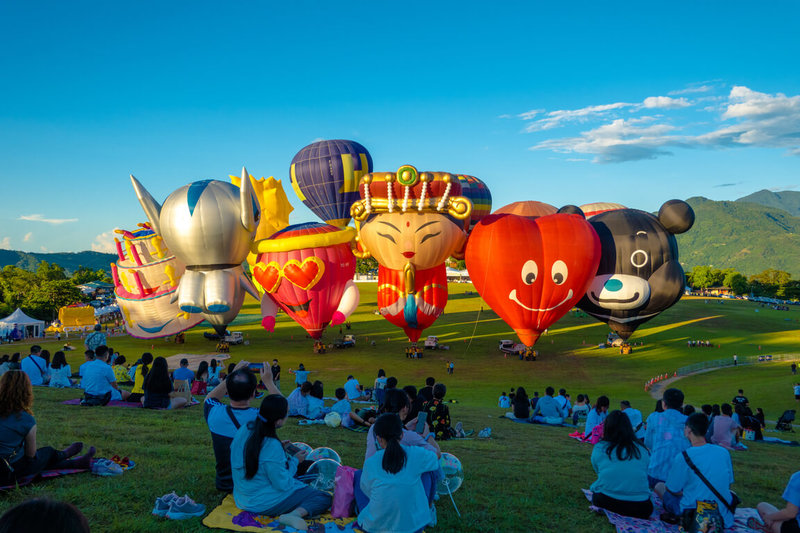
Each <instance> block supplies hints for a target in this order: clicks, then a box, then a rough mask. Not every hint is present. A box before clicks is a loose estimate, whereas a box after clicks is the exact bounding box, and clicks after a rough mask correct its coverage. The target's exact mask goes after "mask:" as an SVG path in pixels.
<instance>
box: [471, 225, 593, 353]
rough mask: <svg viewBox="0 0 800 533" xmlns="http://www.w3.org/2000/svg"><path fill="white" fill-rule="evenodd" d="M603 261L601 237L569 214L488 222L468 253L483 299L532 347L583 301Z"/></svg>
mask: <svg viewBox="0 0 800 533" xmlns="http://www.w3.org/2000/svg"><path fill="white" fill-rule="evenodd" d="M599 261H600V240H599V239H598V237H597V234H596V233H595V232H594V230H593V229H592V227H591V226H590V225H589V223H588V222H586V220H585V219H584V218H583V216H582V215H577V214H566V213H555V214H552V215H545V216H542V217H538V218H536V219H532V218H530V217H524V216H519V215H512V214H499V215H498V214H493V215H490V216H488V217H484V219H483V220H481V222H480V223H479V224H478V225H477V226H476V227H475V229H474V230H472V233H471V234H470V238H469V242H468V243H467V252H466V262H467V270H468V271H469V275H470V278H471V279H472V282H473V283H474V284H475V288H476V289H477V290H478V293H479V294H480V295H481V297H482V298H483V299H484V300H485V301H486V303H487V304H489V306H490V307H491V308H492V309H493V310H494V311H495V312H496V313H497V314H498V315H499V316H500V317H501V318H502V319H503V320H505V322H506V323H507V324H508V325H509V326H511V327H512V328H513V329H514V331H515V332H516V333H517V336H518V337H519V339H520V341H522V342H523V343H524V344H525V345H526V346H528V347H531V346H533V345H534V344H535V343H536V340H537V339H538V338H539V335H540V334H541V332H542V331H544V330H545V329H547V328H548V327H550V326H551V325H552V324H553V323H555V322H556V321H557V320H558V319H560V318H561V317H562V316H564V315H565V314H566V313H567V312H568V311H569V310H570V309H571V308H572V306H573V305H575V303H577V302H578V300H580V299H581V297H582V295H583V294H584V292H585V291H586V288H587V287H588V286H589V283H591V281H592V279H593V277H594V274H595V272H596V271H597V265H598V263H599Z"/></svg>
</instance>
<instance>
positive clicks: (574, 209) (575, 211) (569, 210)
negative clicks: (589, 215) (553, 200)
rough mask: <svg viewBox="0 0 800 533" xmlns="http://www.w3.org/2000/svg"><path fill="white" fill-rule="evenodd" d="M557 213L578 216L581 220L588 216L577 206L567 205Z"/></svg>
mask: <svg viewBox="0 0 800 533" xmlns="http://www.w3.org/2000/svg"><path fill="white" fill-rule="evenodd" d="M557 213H566V214H567V215H578V216H580V217H581V218H586V215H584V214H583V210H582V209H581V208H580V207H578V206H577V205H565V206H564V207H562V208H561V209H559V210H558V211H557Z"/></svg>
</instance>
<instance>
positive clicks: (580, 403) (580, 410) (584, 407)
mask: <svg viewBox="0 0 800 533" xmlns="http://www.w3.org/2000/svg"><path fill="white" fill-rule="evenodd" d="M591 409H592V407H591V406H590V405H589V404H587V403H586V396H584V395H583V394H578V399H577V400H576V402H575V406H574V407H573V408H572V423H573V424H575V425H576V426H577V425H578V420H580V419H581V418H586V416H587V415H588V414H589V411H590V410H591Z"/></svg>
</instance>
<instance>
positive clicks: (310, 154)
mask: <svg viewBox="0 0 800 533" xmlns="http://www.w3.org/2000/svg"><path fill="white" fill-rule="evenodd" d="M290 171H291V178H292V187H293V188H294V192H295V193H297V197H298V198H300V200H301V201H302V202H303V203H304V204H306V206H308V208H309V209H311V211H313V212H314V214H315V215H317V216H318V217H319V218H321V219H322V220H324V221H325V222H326V223H328V224H331V225H332V226H339V227H343V226H346V225H347V223H348V222H349V221H350V206H351V205H353V202H355V201H356V200H358V199H359V195H358V183H359V181H360V180H361V176H363V175H365V174H369V173H370V172H372V156H370V155H369V152H368V151H367V149H366V148H364V147H363V146H362V145H360V144H359V143H357V142H355V141H347V140H333V141H319V142H315V143H312V144H309V145H308V146H306V147H305V148H303V149H302V150H300V151H299V152H297V155H295V156H294V159H292V166H291V169H290Z"/></svg>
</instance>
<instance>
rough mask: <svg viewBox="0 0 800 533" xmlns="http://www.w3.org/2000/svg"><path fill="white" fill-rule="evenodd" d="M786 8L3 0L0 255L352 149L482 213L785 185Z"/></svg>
mask: <svg viewBox="0 0 800 533" xmlns="http://www.w3.org/2000/svg"><path fill="white" fill-rule="evenodd" d="M798 15H800V7H799V5H798V4H797V3H794V2H768V3H761V4H758V5H756V4H753V3H743V2H724V3H722V2H702V3H700V2H646V3H644V2H586V3H581V2H571V3H563V2H560V3H556V2H552V3H547V4H543V3H536V2H502V3H499V5H493V4H490V3H486V2H467V1H462V2H403V3H398V2H395V3H386V2H311V1H294V2H282V3H280V4H278V5H276V4H273V3H269V2H229V3H220V2H204V1H193V2H181V1H171V2H147V1H145V2H80V1H78V2H28V1H22V0H9V1H6V2H2V3H0V67H1V68H2V73H3V82H2V83H0V102H2V107H0V183H1V184H2V187H3V192H4V194H2V195H0V207H1V208H0V247H2V248H11V249H17V250H26V251H37V252H38V251H80V250H88V249H96V250H99V251H102V250H106V249H108V248H107V247H108V246H109V244H110V242H111V240H110V237H111V236H112V233H111V232H112V230H113V229H114V228H118V227H121V228H131V227H133V226H135V224H136V223H137V222H140V221H143V220H145V217H144V213H143V212H142V211H141V208H140V206H139V204H138V202H137V201H136V197H135V195H134V193H133V190H132V188H131V185H130V180H129V177H128V176H129V174H131V173H133V174H134V175H135V176H136V177H137V178H138V179H139V180H140V181H141V182H142V183H144V184H145V186H146V187H148V189H149V190H150V192H151V193H152V194H153V196H154V197H155V198H156V199H158V200H160V201H161V200H163V199H164V198H166V196H167V195H168V194H169V193H170V192H172V191H173V190H174V189H176V188H178V187H180V186H182V185H185V184H186V183H189V182H192V181H196V180H199V179H207V178H215V179H225V180H227V179H228V175H229V174H237V173H239V172H240V169H241V167H242V165H246V166H247V168H248V170H249V171H250V172H251V173H252V174H253V175H255V176H257V177H260V176H270V175H273V176H275V177H276V178H279V179H281V178H282V179H284V185H285V188H286V190H287V195H288V196H289V199H290V201H291V202H292V203H293V205H294V206H295V211H294V213H293V214H292V222H293V223H297V222H303V221H309V220H314V219H315V217H314V215H313V214H312V213H311V212H310V211H309V210H307V209H305V208H304V207H303V206H302V204H301V203H300V202H299V200H297V198H296V197H295V196H294V193H293V192H292V191H291V188H290V187H288V171H289V164H290V161H291V159H292V157H293V156H294V154H295V153H296V152H297V151H299V150H300V149H301V148H302V147H303V146H305V145H307V144H309V143H310V142H312V141H314V140H316V139H319V138H325V139H336V138H344V139H353V140H356V141H358V142H360V143H361V144H363V145H364V146H366V147H367V149H368V150H369V151H370V153H371V154H372V157H373V161H374V163H375V169H376V170H395V169H396V168H397V167H399V166H400V165H402V164H406V163H408V164H413V165H415V166H417V167H418V168H419V169H421V170H444V171H450V172H458V173H465V174H472V175H475V176H478V177H480V178H481V179H483V180H484V181H485V182H486V183H487V184H488V185H489V187H490V188H491V190H492V192H493V195H494V205H495V207H499V206H501V205H504V204H506V203H509V202H512V201H516V200H520V199H530V200H539V201H544V202H548V203H552V204H554V205H558V206H560V205H564V204H568V203H573V204H578V205H580V204H582V203H587V202H592V201H614V202H619V203H623V204H625V205H628V206H630V207H637V208H641V209H647V210H656V209H658V207H659V206H660V205H661V203H663V202H664V201H666V200H668V199H671V198H688V197H691V196H698V195H699V196H706V197H709V198H713V199H717V200H723V199H735V198H738V197H741V196H744V195H747V194H749V193H751V192H754V191H756V190H760V189H764V188H770V189H774V190H787V189H795V188H797V187H798V186H800V172H799V171H800V157H799V156H800V96H799V95H800V76H798V74H797V72H798V71H797V58H798V57H800V39H798V38H797V28H796V21H797V20H798Z"/></svg>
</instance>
